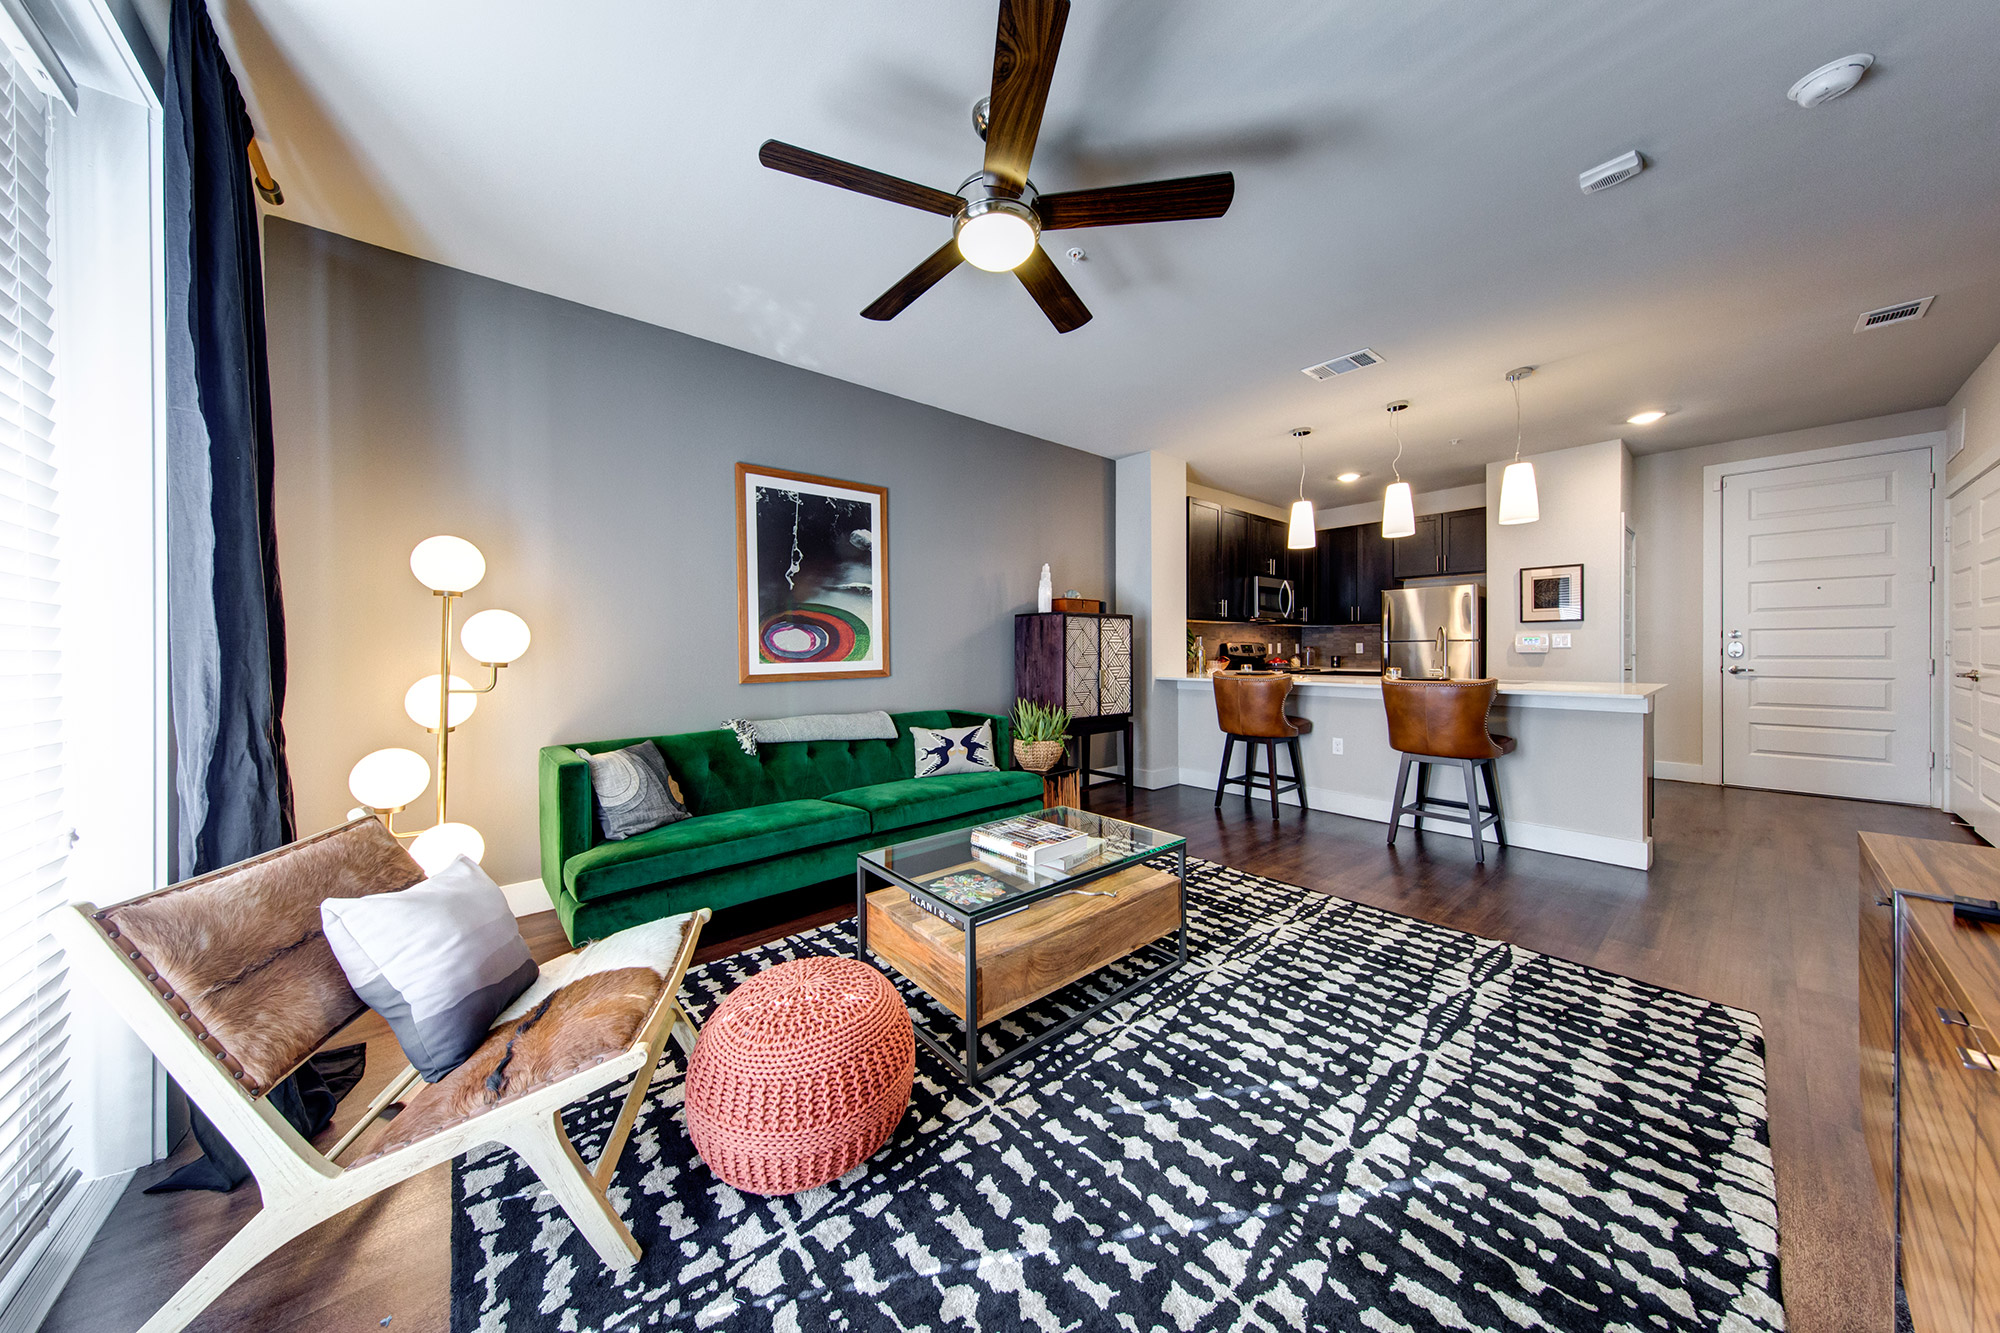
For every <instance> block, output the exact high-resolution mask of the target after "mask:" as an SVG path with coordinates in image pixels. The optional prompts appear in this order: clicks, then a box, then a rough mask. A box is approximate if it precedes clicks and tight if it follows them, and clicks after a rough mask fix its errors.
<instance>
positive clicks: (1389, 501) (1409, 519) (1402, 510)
mask: <svg viewBox="0 0 2000 1333" xmlns="http://www.w3.org/2000/svg"><path fill="white" fill-rule="evenodd" d="M1409 407H1410V404H1409V403H1408V402H1407V401H1406V400H1404V399H1400V398H1399V399H1397V400H1396V401H1395V402H1393V403H1391V404H1389V407H1388V412H1389V428H1390V429H1391V430H1393V431H1395V432H1396V461H1395V462H1394V463H1392V464H1390V466H1391V467H1392V468H1394V469H1395V473H1396V479H1395V480H1394V481H1392V482H1390V483H1389V489H1388V490H1386V491H1384V492H1382V535H1383V536H1384V537H1414V536H1416V535H1417V507H1416V497H1415V496H1413V495H1412V494H1411V493H1410V483H1409V482H1407V481H1404V480H1403V468H1402V462H1403V428H1402V426H1401V425H1400V424H1398V423H1397V420H1396V414H1397V413H1398V412H1406V411H1408V410H1409Z"/></svg>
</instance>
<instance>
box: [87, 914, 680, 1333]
mask: <svg viewBox="0 0 2000 1333" xmlns="http://www.w3.org/2000/svg"><path fill="white" fill-rule="evenodd" d="M95 910H96V909H95V908H94V907H93V906H92V905H90V904H88V903H78V904H75V905H72V906H69V907H64V908H59V909H57V910H56V911H55V912H53V913H51V916H50V920H51V923H52V925H53V927H54V930H55V933H56V936H57V938H58V939H59V940H60V941H61V943H62V946H63V948H64V950H65V952H66V953H67V955H68V957H69V960H70V963H71V965H72V966H74V967H77V968H79V969H80V970H81V971H82V972H83V973H85V974H87V975H88V976H89V977H90V980H91V982H93V983H94V984H95V985H96V986H97V987H98V988H99V989H100V991H101V992H102V993H103V994H104V995H105V996H107V997H108V998H109V999H110V1001H111V1003H112V1005H113V1007H114V1008H116V1009H117V1011H118V1013H119V1015H120V1016H121V1017H122V1018H124V1020H125V1021H126V1022H127V1023H129V1024H130V1025H131V1027H132V1030H133V1031H134V1032H136V1033H137V1034H138V1036H139V1038H140V1040H142V1041H144V1042H145V1043H146V1045H147V1046H148V1047H149V1048H151V1050H152V1052H153V1054H154V1055H155V1056H157V1057H158V1059H159V1061H160V1063H161V1064H162V1065H164V1066H165V1067H166V1070H167V1072H168V1073H169V1074H171V1075H173V1077H174V1079H175V1081H176V1082H178V1083H179V1084H180V1085H181V1087H182V1088H183V1089H185V1090H186V1092H187V1095H188V1096H189V1097H190V1098H191V1099H193V1101H194V1103H195V1104H196V1105H197V1106H199V1107H200V1108H201V1109H202V1111H203V1112H204V1113H205V1114H206V1115H207V1116H208V1118H209V1119H210V1120H211V1121H212V1122H213V1123H214V1124H215V1127H216V1128H217V1129H218V1130H220V1131H221V1132H222V1134H223V1136H224V1137H225V1138H226V1139H228V1140H229V1143H230V1146H231V1147H233V1148H235V1149H236V1151H237V1152H238V1153H240V1154H241V1155H242V1157H243V1160H244V1162H245V1163H246V1164H247V1165H248V1166H249V1168H250V1172H251V1174H252V1175H254V1176H256V1178H257V1186H258V1188H259V1189H260V1190H261V1191H262V1192H263V1202H264V1206H263V1209H262V1210H261V1211H260V1212H258V1213H257V1215H256V1216H255V1217H252V1218H251V1219H250V1221H249V1222H248V1223H246V1224H245V1225H244V1227H243V1229H242V1230H241V1231H239V1232H237V1233H236V1235H234V1236H232V1237H231V1238H230V1239H229V1241H228V1243H226V1244H225V1245H224V1246H223V1247H222V1248H221V1249H220V1250H219V1251H217V1252H216V1254H215V1256H214V1257H213V1258H211V1259H210V1260H209V1261H208V1262H207V1263H206V1264H204V1265H203V1266H202V1268H201V1270H200V1271H199V1272H197V1273H196V1274H195V1275H194V1276H193V1277H191V1278H189V1279H188V1280H187V1282H186V1283H185V1284H184V1285H183V1286H182V1287H181V1289H180V1290H179V1291H177V1292H175V1293H174V1295H173V1297H172V1298H171V1299H169V1300H168V1301H167V1303H166V1304H165V1305H163V1306H161V1307H160V1309H159V1310H158V1311H157V1312H155V1313H154V1315H153V1317H152V1318H151V1319H149V1320H147V1321H146V1323H145V1325H144V1327H143V1328H142V1329H141V1330H140V1333H178V1331H179V1330H180V1329H183V1328H185V1327H186V1326H187V1325H188V1323H189V1322H191V1321H192V1320H193V1319H194V1317H195V1316H196V1315H198V1314H200V1313H201V1312H202V1311H203V1310H204V1309H206V1308H207V1307H208V1305H209V1303H210V1302H211V1301H213V1300H215V1298H216V1297H217V1296H220V1295H221V1294H222V1293H223V1292H224V1291H226V1290H227V1289H228V1288H229V1287H230V1285H231V1284H233V1283H234V1282H235V1281H236V1280H237V1279H238V1278H240V1277H242V1276H243V1275H244V1274H245V1273H247V1272H249V1271H250V1269H251V1268H253V1267H254V1266H255V1265H256V1264H257V1262H258V1261H259V1260H261V1259H263V1258H264V1257H265V1256H267V1255H269V1254H270V1253H272V1252H273V1251H274V1250H276V1249H277V1248H278V1247H279V1246H281V1245H283V1244H285V1243H286V1242H287V1241H290V1240H292V1239H293V1238H294V1237H296V1236H298V1235H300V1234H302V1233H304V1232H305V1231H308V1230H310V1229H311V1228H312V1227H314V1226H317V1225H318V1224H319V1223H321V1222H323V1221H325V1220H326V1219H327V1218H329V1217H332V1216H334V1215H335V1214H336V1213H340V1212H342V1211H344V1210H346V1209H347V1208H349V1207H352V1206H353V1205H354V1204H356V1203H359V1202H361V1201H362V1200H363V1199H366V1198H369V1197H371V1196H372V1195H375V1194H379V1193H381V1192H382V1191H383V1190H385V1189H388V1188H389V1187H390V1186H392V1185H397V1184H400V1183H401V1182H403V1181H405V1180H408V1179H409V1178H410V1177H412V1176H414V1175H417V1174H418V1173H420V1172H423V1171H428V1170H429V1169H430V1168H431V1167H433V1166H436V1165H438V1164H439V1163H440V1162H446V1161H449V1160H451V1159H452V1158H454V1157H457V1156H458V1155H459V1154H460V1153H463V1152H465V1151H467V1150H468V1149H470V1148H474V1147H477V1146H478V1145H480V1144H482V1143H500V1144H504V1145H505V1146H506V1147H509V1148H511V1149H513V1150H514V1152H515V1153H517V1154H518V1155H519V1156H520V1158H521V1160H522V1161H524V1162H526V1163H527V1164H528V1167H529V1169H531V1170H532V1171H533V1172H534V1173H535V1174H536V1176H538V1177H539V1178H540V1179H541V1182H542V1184H543V1186H544V1187H545V1188H546V1189H547V1190H548V1191H549V1193H550V1194H551V1195H552V1196H553V1197H554V1198H555V1200H556V1201H557V1202H558V1203H560V1204H561V1205H562V1208H563V1211H564V1212H565V1213H567V1214H568V1215H569V1218H570V1220H571V1221H572V1222H574V1223H575V1224H576V1229H577V1230H578V1231H579V1232H581V1233H582V1234H583V1236H584V1238H585V1239H586V1240H587V1241H589V1242H590V1246H591V1248H592V1249H594V1250H596V1251H597V1254H598V1257H599V1258H600V1259H602V1260H603V1261H604V1264H605V1266H606V1267H608V1268H612V1269H624V1268H627V1267H629V1266H631V1265H632V1264H633V1263H636V1262H637V1261H638V1258H639V1244H638V1242H637V1241H635V1240H634V1239H633V1238H632V1233H631V1231H630V1230H628V1229H627V1228H626V1226H625V1223H624V1221H623V1220H622V1219H621V1218H620V1217H619V1216H618V1214H617V1212H616V1211H615V1210H614V1209H613V1208H612V1206H611V1203H610V1200H609V1199H608V1198H607V1197H606V1195H605V1188H606V1186H607V1185H608V1184H609V1183H610V1181H611V1176H612V1173H613V1171H615V1170H616V1169H617V1166H618V1158H619V1156H620V1154H621V1153H623V1152H624V1150H625V1141H626V1139H627V1138H628V1137H629V1136H630V1134H631V1132H632V1125H633V1122H634V1120H635V1119H636V1118H637V1117H638V1114H639V1107H640V1105H641V1104H642V1103H643V1102H644V1101H645V1098H646V1093H647V1091H648V1089H649V1087H650V1085H651V1081H652V1080H651V1074H652V1070H653V1068H654V1066H656V1065H657V1064H658V1063H659V1060H660V1054H661V1052H662V1051H663V1050H664V1049H665V1047H666V1041H667V1034H668V1033H669V1032H671V1033H672V1034H673V1035H674V1037H675V1038H676V1039H677V1040H678V1041H679V1042H680V1043H681V1046H682V1048H683V1049H684V1050H686V1051H687V1052H688V1053H689V1054H690V1055H691V1054H693V1052H694V1044H695V1028H694V1024H693V1023H692V1022H690V1021H689V1019H688V1016H687V1013H686V1011H685V1010H684V1009H682V1007H681V1004H680V998H679V997H680V986H681V979H682V977H683V976H684V975H685V974H686V972H687V969H688V965H689V963H690V962H692V961H693V958H694V951H695V947H696V944H697V943H698V942H699V940H700V938H701V928H702V926H703V925H705V924H706V923H707V921H708V919H709V911H708V909H707V908H702V909H700V910H698V911H696V912H694V913H693V914H692V919H691V920H690V922H689V924H688V929H687V931H686V932H685V933H684V934H683V936H682V939H681V947H680V950H679V952H678V954H677V955H676V957H675V959H674V961H673V964H672V966H671V968H670V970H669V972H668V975H667V978H666V984H665V985H664V986H663V987H662V988H661V991H660V998H659V999H658V1000H657V1001H656V1002H655V1003H654V1006H653V1009H652V1011H651V1012H650V1013H649V1014H648V1015H647V1017H646V1020H645V1022H643V1023H642V1024H641V1025H640V1027H639V1031H638V1034H637V1037H636V1038H635V1040H634V1041H633V1043H632V1044H631V1046H629V1047H628V1048H626V1049H625V1050H624V1051H622V1052H620V1053H619V1054H617V1055H615V1056H612V1057H611V1058H609V1059H606V1060H604V1061H602V1062H600V1063H599V1064H597V1065H594V1066H592V1067H591V1068H589V1069H586V1070H583V1071H581V1072H579V1073H576V1074H572V1075H571V1076H570V1077H568V1078H566V1079H563V1080H562V1081H561V1082H559V1083H554V1084H551V1085H550V1086H548V1087H546V1088H541V1089H537V1090H536V1091H534V1092H531V1093H529V1094H528V1095H526V1096H524V1097H522V1098H520V1099H519V1100H518V1101H512V1102H507V1103H505V1104H504V1105H501V1106H496V1107H494V1108H493V1109H491V1110H489V1111H486V1112H483V1113H481V1114H479V1115H476V1116H473V1117H471V1118H470V1119H467V1120H465V1121H463V1122H461V1123H459V1124H456V1125H453V1126H451V1127H450V1128H448V1129H446V1130H444V1131H443V1132H441V1133H438V1134H434V1135H432V1136H431V1137H429V1138H426V1139H420V1140H418V1141H417V1142H415V1143H412V1144H409V1145H408V1146H406V1147H403V1148H399V1149H397V1150H395V1151H393V1152H390V1153H387V1154H385V1155H384V1156H381V1157H378V1158H375V1159H373V1160H371V1161H364V1162H362V1163H361V1164H360V1165H358V1166H354V1167H343V1166H341V1165H339V1164H338V1162H337V1161H336V1160H335V1159H336V1158H338V1157H339V1156H340V1155H341V1154H342V1153H343V1152H345V1151H346V1150H347V1149H348V1148H350V1147H351V1146H353V1144H354V1142H355V1141H356V1140H357V1139H358V1138H359V1137H360V1135H361V1132H362V1131H363V1130H364V1129H366V1128H367V1127H368V1126H369V1125H370V1124H372V1123H374V1122H375V1121H376V1120H377V1119H378V1118H380V1116H381V1114H382V1112H383V1111H384V1110H385V1109H387V1108H388V1106H389V1105H390V1104H391V1103H392V1102H394V1101H396V1100H397V1099H398V1098H399V1097H402V1096H405V1095H407V1093H408V1092H409V1090H410V1088H411V1086H412V1085H413V1084H415V1083H416V1082H417V1073H416V1070H414V1069H408V1068H406V1069H404V1070H403V1072H402V1073H400V1074H398V1075H396V1077H394V1078H392V1079H390V1080H389V1083H388V1086H387V1087H385V1088H384V1089H383V1090H382V1091H381V1092H380V1093H379V1094H377V1095H376V1097H375V1100H374V1101H373V1102H371V1103H370V1104H369V1107H368V1110H367V1113H366V1114H365V1115H364V1116H363V1117H362V1120H361V1122H360V1123H359V1124H357V1125H356V1126H355V1127H354V1128H353V1129H350V1130H349V1131H348V1132H347V1133H346V1134H344V1135H342V1136H341V1138H340V1141H339V1142H338V1143H336V1144H334V1146H333V1148H332V1150H331V1151H330V1152H327V1153H324V1154H322V1153H320V1152H319V1151H318V1150H317V1149H315V1148H314V1147H313V1146H312V1144H310V1143H308V1142H307V1141H306V1140H305V1139H304V1137H302V1136H301V1135H300V1134H299V1132H298V1131H297V1130H295V1129H293V1128H292V1126H291V1125H290V1124H289V1123H288V1122H287V1121H286V1120H285V1118H284V1117H283V1116H281V1115H279V1114H278V1112H277V1111H276V1110H274V1109H273V1108H272V1107H271V1105H270V1103H269V1102H268V1101H267V1100H266V1099H265V1098H263V1097H252V1096H249V1095H248V1094H246V1093H245V1092H244V1091H243V1089H242V1087H241V1086H239V1084H238V1083H237V1081H236V1080H235V1079H234V1078H233V1077H232V1076H231V1075H230V1074H229V1072H228V1071H227V1070H225V1069H224V1068H223V1066H222V1065H221V1064H220V1063H219V1062H218V1060H217V1058H216V1057H215V1056H214V1055H213V1054H211V1053H210V1052H209V1051H208V1050H207V1049H206V1048H205V1047H203V1046H202V1045H201V1043H200V1042H198V1041H197V1040H196V1039H195V1037H194V1035H193V1033H192V1032H190V1031H189V1030H188V1028H187V1027H186V1026H185V1024H184V1023H183V1022H182V1020H181V1019H180V1017H179V1016H178V1015H177V1014H176V1013H175V1011H174V1010H173V1008H172V1007H171V1006H170V1005H169V1004H168V1003H167V1001H166V1000H165V999H163V998H162V997H161V996H160V995H159V994H158V992H156V991H155V990H154V989H153V987H152V986H151V985H149V984H148V983H147V981H146V979H145V977H144V976H143V975H141V973H140V972H139V971H138V969H137V968H136V967H135V966H134V965H133V963H132V962H131V960H130V959H129V958H127V957H126V956H125V954H124V953H123V952H122V951H121V950H119V949H118V947H117V946H116V945H114V944H113V943H112V942H111V940H110V939H108V938H107V937H106V936H105V934H104V932H103V931H102V930H101V929H100V928H99V927H98V926H97V924H96V923H95V922H93V921H92V920H91V919H90V918H91V913H92V912H94V911H95ZM627 1078H629V1079H631V1080H632V1090H631V1092H630V1093H628V1094H627V1095H626V1098H625V1103H624V1106H623V1107H622V1108H621V1109H620V1111H619V1113H618V1119H617V1121H616V1123H615V1124H614V1125H613V1126H612V1129H611V1133H610V1136H609V1137H608V1138H606V1140H605V1143H604V1151H603V1152H602V1153H600V1154H599V1155H598V1159H597V1163H596V1166H595V1168H594V1169H593V1168H591V1167H588V1166H586V1165H584V1162H583V1159H582V1158H581V1157H580V1156H579V1155H578V1154H577V1151H576V1148H575V1146H574V1145H572V1144H571V1143H570V1141H569V1136H568V1135H567V1134H565V1133H564V1132H563V1127H562V1109H563V1108H564V1107H566V1106H569V1105H570V1104H572V1103H574V1102H577V1101H580V1100H581V1099H583V1098H585V1097H588V1096H590V1095H591V1094H592V1093H595V1092H600V1091H602V1090H603V1089H605V1088H607V1087H612V1086H615V1085H617V1084H618V1083H620V1082H622V1081H623V1080H625V1079H627Z"/></svg>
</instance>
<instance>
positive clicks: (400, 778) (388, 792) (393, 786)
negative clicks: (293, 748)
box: [347, 694, 437, 810]
mask: <svg viewBox="0 0 2000 1333" xmlns="http://www.w3.org/2000/svg"><path fill="white" fill-rule="evenodd" d="M431 712H433V713H435V712H437V696H436V695H435V694H433V695H432V697H431ZM430 785H431V766H430V763H429V761H428V760H426V759H425V758H424V757H423V756H422V755H420V754H418V753H417V752H416V751H414V750H403V749H392V750H376V751H374V752H372V753H370V754H364V755H362V756H361V759H360V762H358V763H356V764H355V765H354V767H353V769H352V770H351V771H350V772H349V773H348V775H347V790H348V791H350V792H352V793H353V794H354V799H355V800H357V801H359V802H361V804H363V805H365V806H367V807H368V808H369V809H371V810H400V809H402V808H403V807H404V806H406V805H408V804H409V803H410V802H411V801H414V800H416V799H417V798H418V797H419V796H422V795H423V794H424V788H426V787H428V786H430Z"/></svg>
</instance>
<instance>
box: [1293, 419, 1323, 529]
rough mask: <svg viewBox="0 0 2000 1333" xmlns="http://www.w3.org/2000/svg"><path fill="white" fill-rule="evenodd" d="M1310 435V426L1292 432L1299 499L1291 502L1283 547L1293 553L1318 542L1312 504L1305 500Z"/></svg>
mask: <svg viewBox="0 0 2000 1333" xmlns="http://www.w3.org/2000/svg"><path fill="white" fill-rule="evenodd" d="M1310 434H1312V427H1310V426H1300V427H1299V428H1298V429H1297V430H1295V431H1293V432H1292V438H1293V439H1296V440H1297V441H1298V442H1299V498H1298V499H1296V500H1294V501H1292V526H1291V529H1290V531H1288V532H1287V533H1286V534H1285V545H1286V547H1288V548H1289V549H1291V550H1294V551H1310V550H1311V549H1312V548H1313V547H1314V545H1315V544H1317V542H1318V541H1319V535H1318V533H1316V532H1315V531H1314V527H1315V524H1314V522H1313V502H1312V501H1311V500H1308V499H1306V436H1308V435H1310Z"/></svg>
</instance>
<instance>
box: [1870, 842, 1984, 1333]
mask: <svg viewBox="0 0 2000 1333" xmlns="http://www.w3.org/2000/svg"><path fill="white" fill-rule="evenodd" d="M1960 896H1963V897H1967V898H1994V897H2000V850H1996V849H1994V848H1991V847H1984V846H1975V845H1972V844H1968V843H1955V842H1935V841H1927V840H1924V839H1918V838H1899V837H1893V836H1890V835H1888V834H1881V833H1863V834H1862V835H1861V932H1860V958H1859V961H1860V973H1861V1118H1862V1127H1863V1131H1864V1133H1865V1134H1866V1135H1867V1139H1868V1153H1869V1156H1870V1158H1871V1159H1872V1160H1873V1162H1874V1166H1875V1179H1876V1184H1877V1186H1878V1188H1879V1194H1880V1198H1881V1204H1882V1206H1881V1211H1880V1214H1879V1217H1880V1222H1881V1226H1882V1231H1881V1235H1882V1238H1883V1241H1884V1244H1883V1246H1882V1248H1881V1250H1880V1253H1881V1255H1882V1256H1883V1260H1884V1261H1885V1262H1884V1263H1883V1267H1884V1268H1887V1267H1888V1263H1887V1262H1886V1261H1888V1260H1889V1259H1890V1256H1896V1257H1895V1259H1894V1263H1895V1272H1896V1275H1897V1276H1899V1277H1900V1278H1901V1279H1902V1284H1903V1290H1904V1294H1905V1296H1906V1297H1907V1299H1908V1301H1909V1305H1910V1315H1911V1319H1912V1322H1913V1324H1914V1326H1915V1328H1916V1330H1917V1333H1957V1331H1958V1330H1962V1329H1993V1328H2000V1029H1996V1028H1995V1027H1994V1024H1996V1023H2000V926H1992V925H1980V924H1976V923H1967V922H1960V921H1957V920H1955V919H1954V917H1953V914H1952V899H1953V898H1955V897H1960ZM1882 1276H1886V1274H1882ZM1877 1285H1878V1286H1879V1287H1880V1288H1881V1294H1880V1299H1879V1300H1878V1301H1877V1302H1876V1303H1875V1305H1874V1308H1872V1309H1869V1310H1864V1311H1859V1312H1857V1313H1858V1314H1859V1315H1861V1316H1862V1317H1863V1319H1864V1324H1863V1326H1864V1327H1873V1328H1879V1329H1882V1330H1885V1331H1886V1330H1888V1329H1889V1328H1891V1327H1892V1326H1893V1323H1894V1310H1893V1308H1892V1305H1891V1304H1890V1302H1891V1300H1892V1295H1891V1293H1890V1291H1889V1288H1888V1283H1886V1282H1881V1283H1878V1284H1877Z"/></svg>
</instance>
